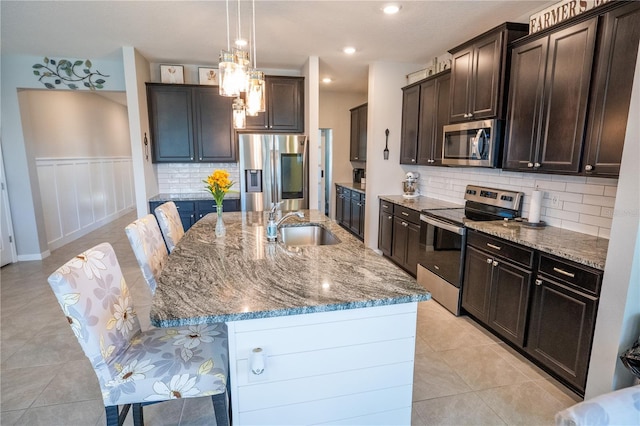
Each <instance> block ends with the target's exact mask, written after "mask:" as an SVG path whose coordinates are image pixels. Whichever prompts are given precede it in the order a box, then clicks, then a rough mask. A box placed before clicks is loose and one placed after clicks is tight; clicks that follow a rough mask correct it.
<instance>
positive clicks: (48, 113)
mask: <svg viewBox="0 0 640 426" xmlns="http://www.w3.org/2000/svg"><path fill="white" fill-rule="evenodd" d="M19 99H20V107H21V110H22V112H23V113H22V124H23V128H24V134H25V136H26V138H25V139H27V140H26V143H27V144H29V145H30V150H31V152H32V153H33V155H34V156H35V157H36V158H42V157H47V158H60V157H130V156H131V145H130V142H129V120H128V118H127V107H125V106H124V105H121V104H119V103H116V102H114V101H112V100H110V99H107V98H105V97H103V96H100V95H98V94H94V93H87V92H72V91H46V90H23V91H21V92H20V94H19Z"/></svg>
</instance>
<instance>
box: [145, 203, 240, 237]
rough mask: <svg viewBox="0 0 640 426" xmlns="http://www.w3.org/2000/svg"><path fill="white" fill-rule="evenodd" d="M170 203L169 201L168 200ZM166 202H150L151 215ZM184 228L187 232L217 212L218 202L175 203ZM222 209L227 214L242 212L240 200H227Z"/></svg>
mask: <svg viewBox="0 0 640 426" xmlns="http://www.w3.org/2000/svg"><path fill="white" fill-rule="evenodd" d="M167 201H168V200H167ZM165 202H166V201H149V213H151V214H154V210H155V209H156V207H158V206H159V205H160V204H163V203H165ZM174 203H175V204H176V208H177V209H178V214H179V215H180V220H181V222H182V227H183V228H184V230H185V231H186V230H187V229H189V228H191V227H192V226H193V224H195V223H196V222H197V221H198V220H200V219H202V218H203V217H204V216H205V215H207V214H208V213H213V212H215V211H217V207H216V202H215V201H214V200H213V199H212V200H183V201H174ZM222 208H223V210H224V211H225V212H239V211H240V199H238V198H227V199H225V200H223V201H222Z"/></svg>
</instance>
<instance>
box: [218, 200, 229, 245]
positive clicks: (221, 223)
mask: <svg viewBox="0 0 640 426" xmlns="http://www.w3.org/2000/svg"><path fill="white" fill-rule="evenodd" d="M216 210H217V214H218V219H217V220H216V237H223V236H224V235H225V234H226V233H227V229H226V228H225V226H224V220H222V203H220V204H217V203H216Z"/></svg>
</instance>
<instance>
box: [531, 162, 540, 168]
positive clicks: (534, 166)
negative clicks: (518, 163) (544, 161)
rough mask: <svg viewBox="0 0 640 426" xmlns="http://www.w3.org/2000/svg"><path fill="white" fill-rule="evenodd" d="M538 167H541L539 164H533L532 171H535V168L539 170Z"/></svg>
mask: <svg viewBox="0 0 640 426" xmlns="http://www.w3.org/2000/svg"><path fill="white" fill-rule="evenodd" d="M540 166H541V164H540V163H534V164H533V168H534V169H537V168H539V167H540Z"/></svg>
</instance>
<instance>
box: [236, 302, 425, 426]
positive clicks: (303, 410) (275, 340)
mask: <svg viewBox="0 0 640 426" xmlns="http://www.w3.org/2000/svg"><path fill="white" fill-rule="evenodd" d="M416 318H417V303H415V302H413V303H406V304H397V305H389V306H378V307H371V308H360V309H348V310H340V311H333V312H319V313H311V314H305V315H290V316H283V317H274V318H262V319H251V320H245V321H233V322H229V323H227V324H228V327H229V360H230V365H231V368H230V375H231V377H230V380H231V404H232V413H233V423H234V425H274V424H278V425H281V424H320V423H332V424H334V423H341V422H345V423H344V424H346V423H348V424H373V422H374V420H375V422H376V423H375V424H394V425H398V424H404V425H409V424H410V423H411V400H412V386H413V359H414V350H415V333H416ZM257 348H260V350H259V351H258V350H257ZM341 424H342V423H341Z"/></svg>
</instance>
